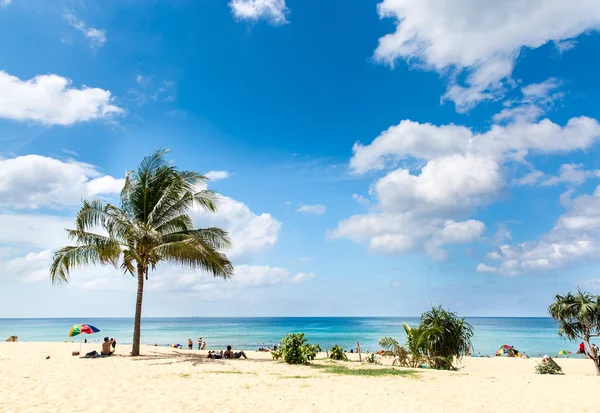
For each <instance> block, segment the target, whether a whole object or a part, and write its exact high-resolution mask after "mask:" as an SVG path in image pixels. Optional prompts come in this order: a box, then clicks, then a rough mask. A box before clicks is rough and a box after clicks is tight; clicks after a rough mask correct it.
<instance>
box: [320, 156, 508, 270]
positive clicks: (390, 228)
mask: <svg viewBox="0 0 600 413" xmlns="http://www.w3.org/2000/svg"><path fill="white" fill-rule="evenodd" d="M502 184H503V178H502V176H501V174H500V171H499V166H498V164H497V163H496V162H495V161H493V160H492V159H490V158H481V157H475V156H471V155H467V156H463V155H452V156H449V157H445V158H440V159H436V160H432V161H430V162H429V163H427V165H426V166H425V167H423V168H422V169H421V173H420V174H419V175H413V174H411V172H410V170H408V169H397V170H395V171H392V172H390V173H388V174H387V175H385V176H384V177H383V178H381V179H379V180H378V181H376V182H375V183H374V184H373V186H372V188H371V194H372V195H374V197H375V198H376V200H377V201H378V204H377V209H376V210H374V211H372V212H369V213H367V214H363V215H355V216H353V217H350V218H349V219H346V220H343V221H341V222H340V223H339V224H338V227H337V228H336V229H335V230H333V231H330V232H329V236H330V237H332V238H340V237H345V238H349V239H351V240H353V241H355V242H365V241H368V242H369V248H370V249H371V250H375V251H379V252H382V253H387V254H398V253H403V252H406V251H409V250H418V251H419V250H424V251H426V252H427V253H428V254H430V255H431V256H432V257H434V258H436V259H443V258H444V257H445V251H444V250H443V249H442V247H443V246H444V245H449V244H455V243H460V242H470V241H472V240H474V239H477V238H478V237H480V236H481V235H482V234H483V232H484V231H485V225H484V224H483V223H482V222H479V221H475V220H468V221H456V219H461V218H463V217H466V216H467V215H468V214H469V213H470V212H472V211H473V210H474V209H475V208H477V207H478V206H481V205H486V204H487V203H489V202H490V201H491V200H492V199H494V198H495V196H496V195H497V192H498V191H499V190H500V188H501V187H502Z"/></svg>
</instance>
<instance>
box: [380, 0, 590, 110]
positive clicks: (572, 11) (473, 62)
mask: <svg viewBox="0 0 600 413" xmlns="http://www.w3.org/2000/svg"><path fill="white" fill-rule="evenodd" d="M568 6H569V7H565V3H564V1H563V0H531V1H522V0H507V1H481V0H460V1H454V2H448V1H446V0H383V1H382V2H381V3H380V4H379V5H378V7H377V11H378V13H379V16H380V17H381V18H392V19H394V20H395V22H396V29H395V31H394V32H393V33H390V34H387V35H385V36H383V37H381V38H380V39H379V45H378V47H377V49H376V50H375V59H376V60H378V61H380V62H384V63H387V64H389V65H392V66H393V65H394V63H395V62H396V61H397V60H398V59H402V60H405V61H406V62H408V63H409V64H411V65H413V66H416V67H419V68H425V69H427V70H433V71H436V72H439V73H442V74H444V75H448V76H449V78H450V84H449V87H448V90H447V92H446V94H445V96H444V98H445V99H450V100H452V101H454V102H455V103H456V106H457V109H458V110H461V111H462V110H466V109H468V108H470V107H472V106H474V105H476V104H477V103H478V102H480V101H482V100H486V99H494V98H497V97H499V96H501V95H502V92H503V89H504V87H505V86H506V84H507V83H509V82H510V78H511V75H512V72H513V68H514V65H515V61H516V60H517V58H518V57H519V55H520V54H521V50H522V48H523V47H526V48H532V49H535V48H538V47H540V46H542V45H544V44H546V43H547V42H549V41H555V42H560V41H562V40H568V39H572V38H575V37H577V36H579V35H580V34H582V33H583V32H585V31H586V30H597V29H598V28H599V27H600V9H599V8H598V7H597V6H598V5H597V3H596V2H595V1H590V0H573V1H571V2H569V5H568ZM507 33H509V34H510V35H507ZM465 72H466V75H467V76H466V80H465V82H464V84H461V83H459V82H458V81H457V77H458V76H459V75H461V74H463V73H465Z"/></svg>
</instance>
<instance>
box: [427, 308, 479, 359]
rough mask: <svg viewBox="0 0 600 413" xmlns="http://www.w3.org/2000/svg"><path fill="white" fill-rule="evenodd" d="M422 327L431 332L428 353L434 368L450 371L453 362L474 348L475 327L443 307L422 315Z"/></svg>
mask: <svg viewBox="0 0 600 413" xmlns="http://www.w3.org/2000/svg"><path fill="white" fill-rule="evenodd" d="M421 326H423V327H424V328H425V329H426V330H427V331H429V332H430V333H429V336H428V343H427V353H428V354H429V356H430V362H431V363H432V366H431V367H433V368H435V369H443V370H450V369H452V360H453V359H454V358H455V357H456V358H458V359H460V358H461V357H462V356H463V355H464V354H466V352H467V351H469V349H470V348H471V347H472V346H473V344H472V342H471V341H472V340H473V327H472V326H471V324H469V323H467V322H466V321H465V319H464V318H459V317H458V315H457V314H456V313H453V312H451V311H448V310H444V309H443V308H442V306H439V307H435V306H434V307H432V308H431V310H429V311H426V312H424V313H423V314H422V315H421Z"/></svg>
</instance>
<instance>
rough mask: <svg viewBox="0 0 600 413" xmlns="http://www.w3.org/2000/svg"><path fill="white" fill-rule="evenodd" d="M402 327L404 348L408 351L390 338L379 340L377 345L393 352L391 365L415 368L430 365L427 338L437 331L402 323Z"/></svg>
mask: <svg viewBox="0 0 600 413" xmlns="http://www.w3.org/2000/svg"><path fill="white" fill-rule="evenodd" d="M402 326H403V327H404V332H405V333H406V347H407V348H408V351H407V350H406V349H405V348H404V347H402V346H401V345H400V344H399V343H398V342H397V341H396V340H395V339H393V338H391V337H383V338H382V339H381V340H379V345H380V346H381V347H382V348H384V349H386V350H388V351H392V352H393V355H394V362H393V363H392V364H393V365H399V366H401V367H413V368H416V367H420V366H421V365H423V364H424V363H428V364H429V363H431V362H432V361H431V360H430V358H429V357H428V354H427V345H428V342H429V337H430V336H431V334H433V333H434V332H435V331H437V330H435V329H428V328H426V327H424V326H423V325H419V326H418V327H411V326H409V325H408V324H406V323H403V324H402Z"/></svg>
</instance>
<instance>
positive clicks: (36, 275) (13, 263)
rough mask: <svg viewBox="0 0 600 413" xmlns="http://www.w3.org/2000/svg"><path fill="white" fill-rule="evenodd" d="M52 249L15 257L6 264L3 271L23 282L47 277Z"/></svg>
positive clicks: (36, 280)
mask: <svg viewBox="0 0 600 413" xmlns="http://www.w3.org/2000/svg"><path fill="white" fill-rule="evenodd" d="M51 262H52V251H51V250H44V251H41V252H38V253H34V252H31V253H29V254H27V255H26V256H25V257H21V258H15V259H13V260H10V261H9V262H8V263H7V264H6V266H5V267H6V268H5V271H6V272H7V273H9V274H12V275H13V276H15V277H17V278H19V279H20V280H22V281H25V282H38V281H42V280H48V279H49V268H50V263H51Z"/></svg>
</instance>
